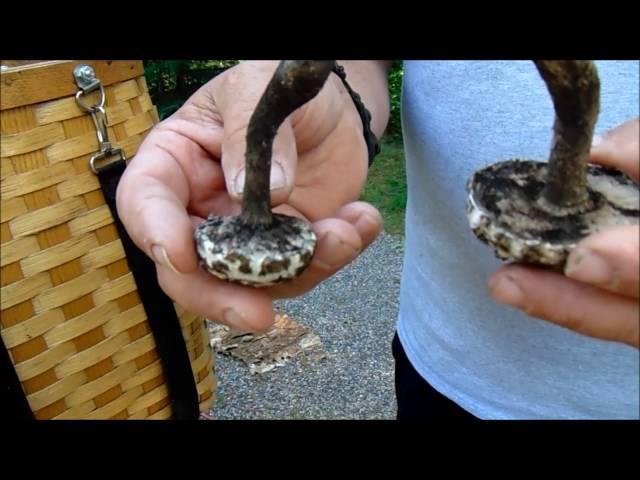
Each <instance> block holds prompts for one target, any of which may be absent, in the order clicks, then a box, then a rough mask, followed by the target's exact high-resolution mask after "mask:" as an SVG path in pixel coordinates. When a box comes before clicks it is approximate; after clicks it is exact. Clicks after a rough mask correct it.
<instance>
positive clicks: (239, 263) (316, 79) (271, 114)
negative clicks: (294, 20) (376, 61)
mask: <svg viewBox="0 0 640 480" xmlns="http://www.w3.org/2000/svg"><path fill="white" fill-rule="evenodd" d="M333 66H334V62H333V61H312V60H297V61H293V60H285V61H281V62H280V64H279V65H278V67H277V69H276V71H275V73H274V74H273V77H272V78H271V80H270V82H269V84H268V85H267V88H266V90H265V91H264V93H263V95H262V97H261V98H260V100H259V102H258V104H257V106H256V109H255V111H254V112H253V114H252V116H251V119H250V120H249V126H248V130H247V139H246V141H247V148H246V153H245V162H246V177H245V178H246V180H245V188H244V194H243V199H242V213H241V214H240V215H239V216H216V215H213V214H211V215H209V217H208V218H207V219H206V220H205V221H204V222H203V223H201V224H200V225H198V226H197V227H196V229H195V231H194V239H195V244H196V250H197V253H198V256H199V258H200V263H201V266H202V267H203V268H204V269H205V270H207V271H208V272H209V273H211V274H212V275H214V276H216V277H218V278H220V279H223V280H227V281H230V282H235V283H241V284H244V285H251V286H254V287H265V286H269V285H274V284H277V283H280V282H283V281H286V280H290V279H293V278H296V277H297V276H298V275H300V274H301V273H302V272H303V271H304V270H305V269H306V268H307V266H308V265H309V263H310V262H311V259H312V257H313V254H314V252H315V247H316V235H315V234H314V232H313V230H312V229H311V228H310V226H309V225H308V224H307V222H305V221H304V220H301V219H299V218H295V217H291V216H288V215H282V214H275V213H272V212H271V207H270V205H271V204H270V190H269V179H270V172H271V154H272V145H273V140H274V138H275V136H276V133H277V131H278V128H279V126H280V125H281V124H282V122H284V120H285V119H286V118H287V117H288V116H289V115H290V114H291V113H292V112H294V111H295V110H296V109H298V108H299V107H301V106H302V105H304V104H305V103H307V102H308V101H310V100H311V99H312V98H314V97H315V96H316V95H317V94H318V92H320V90H321V89H322V87H323V85H324V83H325V81H326V80H327V78H328V76H329V74H330V73H331V71H332V68H333Z"/></svg>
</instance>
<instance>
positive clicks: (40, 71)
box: [0, 60, 144, 110]
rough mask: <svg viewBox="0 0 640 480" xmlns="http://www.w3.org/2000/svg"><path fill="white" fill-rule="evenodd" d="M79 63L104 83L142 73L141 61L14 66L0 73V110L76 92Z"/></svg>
mask: <svg viewBox="0 0 640 480" xmlns="http://www.w3.org/2000/svg"><path fill="white" fill-rule="evenodd" d="M80 63H83V64H88V65H91V66H92V67H93V68H94V69H95V71H96V77H97V78H98V79H100V81H101V82H102V84H103V85H105V86H107V85H112V84H114V83H118V82H122V81H125V80H129V79H131V78H136V77H138V76H141V75H143V73H144V68H143V64H142V62H141V61H140V60H107V61H104V60H56V61H52V62H43V63H40V64H35V65H27V66H23V67H16V68H12V69H9V70H6V71H4V72H2V74H1V75H0V78H1V84H2V95H1V96H0V109H2V110H6V109H9V108H15V107H19V106H22V105H31V104H34V103H40V102H44V101H48V100H54V99H56V98H61V97H66V96H70V95H75V93H76V91H77V90H78V87H77V86H76V83H75V81H74V80H73V69H74V68H75V66H76V65H78V64H80Z"/></svg>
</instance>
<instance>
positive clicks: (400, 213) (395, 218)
mask: <svg viewBox="0 0 640 480" xmlns="http://www.w3.org/2000/svg"><path fill="white" fill-rule="evenodd" d="M380 146H381V151H380V153H379V154H378V156H377V157H376V159H375V161H374V162H373V165H372V166H371V169H370V170H369V177H368V179H367V183H366V185H365V189H364V192H363V194H362V195H361V200H364V201H365V202H369V203H371V204H372V205H374V206H375V207H376V208H377V209H378V210H380V213H381V214H382V218H383V219H384V229H385V231H386V232H387V233H390V234H392V235H397V236H403V235H404V212H405V207H406V204H407V183H406V177H405V168H404V149H403V147H402V140H400V139H398V138H397V137H385V138H383V139H382V141H381V143H380Z"/></svg>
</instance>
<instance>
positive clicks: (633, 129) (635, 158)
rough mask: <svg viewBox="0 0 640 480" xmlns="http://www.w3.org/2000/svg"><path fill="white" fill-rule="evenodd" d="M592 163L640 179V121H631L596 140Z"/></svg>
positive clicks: (636, 119) (592, 152)
mask: <svg viewBox="0 0 640 480" xmlns="http://www.w3.org/2000/svg"><path fill="white" fill-rule="evenodd" d="M591 161H592V162H594V163H597V164H600V165H604V166H607V167H612V168H616V169H618V170H621V171H623V172H625V173H626V174H628V175H630V176H631V177H633V178H634V179H635V180H636V181H637V180H638V179H639V178H640V121H639V120H638V118H635V119H633V120H629V121H627V122H625V123H623V124H622V125H620V126H618V127H616V128H614V129H613V130H610V131H608V132H607V133H605V134H604V135H603V136H601V137H596V138H595V139H594V145H593V147H592V149H591Z"/></svg>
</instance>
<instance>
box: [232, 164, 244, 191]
mask: <svg viewBox="0 0 640 480" xmlns="http://www.w3.org/2000/svg"><path fill="white" fill-rule="evenodd" d="M246 175H247V173H246V172H245V171H244V168H243V169H242V170H240V171H239V172H238V174H237V175H236V179H235V180H234V181H233V190H234V192H233V193H235V194H236V195H238V196H240V195H242V192H244V179H245V177H246Z"/></svg>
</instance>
